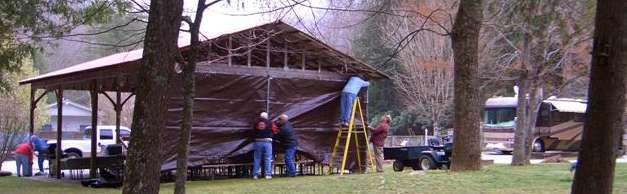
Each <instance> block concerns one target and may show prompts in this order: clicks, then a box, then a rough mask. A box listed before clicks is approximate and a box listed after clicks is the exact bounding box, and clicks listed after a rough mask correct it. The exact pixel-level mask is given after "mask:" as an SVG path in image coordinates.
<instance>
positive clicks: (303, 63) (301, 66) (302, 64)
mask: <svg viewBox="0 0 627 194" xmlns="http://www.w3.org/2000/svg"><path fill="white" fill-rule="evenodd" d="M305 60H306V58H305V53H303V58H302V61H301V63H300V68H301V69H302V70H303V71H304V70H305V64H306V61H305Z"/></svg>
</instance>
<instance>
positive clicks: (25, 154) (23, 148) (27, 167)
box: [15, 141, 33, 177]
mask: <svg viewBox="0 0 627 194" xmlns="http://www.w3.org/2000/svg"><path fill="white" fill-rule="evenodd" d="M15 166H16V167H17V176H18V177H21V176H31V175H32V170H31V167H32V166H33V146H32V145H31V142H30V141H28V142H26V143H22V144H20V145H18V146H17V148H16V149H15ZM20 172H21V173H20Z"/></svg>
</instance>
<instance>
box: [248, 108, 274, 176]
mask: <svg viewBox="0 0 627 194" xmlns="http://www.w3.org/2000/svg"><path fill="white" fill-rule="evenodd" d="M253 131H254V136H253V137H254V139H255V146H254V147H255V153H254V160H253V178H254V179H258V178H259V172H260V171H261V169H260V168H259V165H260V163H261V157H262V155H263V163H264V170H265V172H266V179H272V137H273V135H274V134H273V133H274V132H275V131H276V126H274V125H273V124H272V121H270V120H269V119H268V113H266V112H262V113H261V114H260V115H259V119H257V121H256V122H255V124H254V125H253Z"/></svg>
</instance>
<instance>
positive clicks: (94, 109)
mask: <svg viewBox="0 0 627 194" xmlns="http://www.w3.org/2000/svg"><path fill="white" fill-rule="evenodd" d="M96 84H97V82H96V81H93V82H92V89H91V90H90V91H89V94H90V95H91V153H90V158H89V177H91V178H96V157H97V149H96V148H97V147H96V146H97V143H98V142H97V141H98V138H97V135H98V88H97V87H98V86H97V85H96Z"/></svg>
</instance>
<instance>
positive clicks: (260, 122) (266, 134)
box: [253, 118, 273, 139]
mask: <svg viewBox="0 0 627 194" xmlns="http://www.w3.org/2000/svg"><path fill="white" fill-rule="evenodd" d="M253 131H254V135H253V138H255V139H261V138H272V136H273V134H272V121H270V120H268V119H264V118H259V119H257V121H256V122H255V123H254V124H253Z"/></svg>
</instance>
